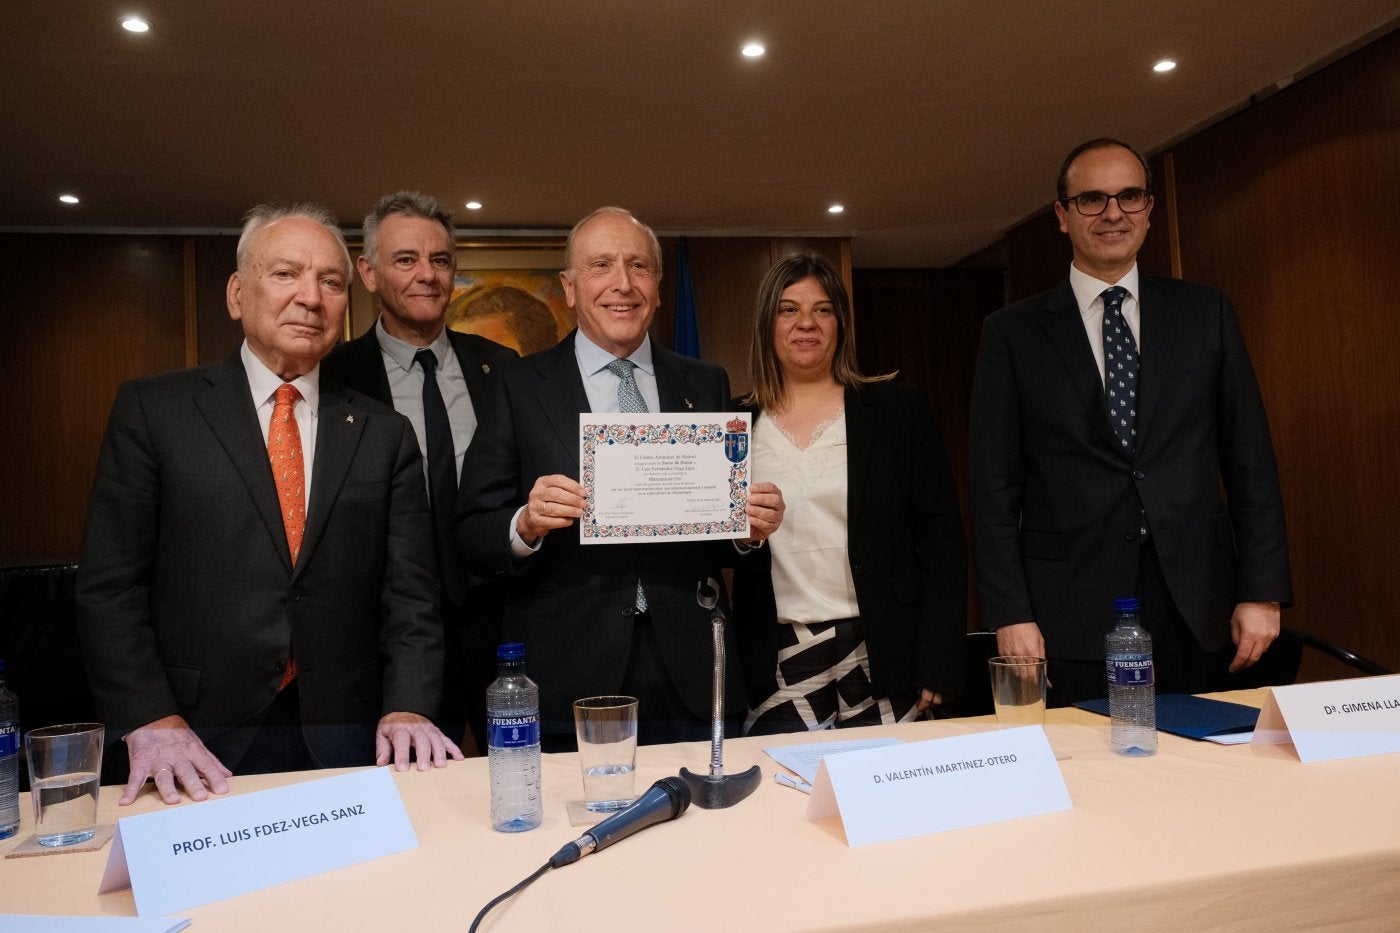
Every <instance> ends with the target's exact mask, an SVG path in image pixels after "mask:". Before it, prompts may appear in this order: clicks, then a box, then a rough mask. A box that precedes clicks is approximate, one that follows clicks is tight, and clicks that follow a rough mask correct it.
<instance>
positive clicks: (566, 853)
mask: <svg viewBox="0 0 1400 933" xmlns="http://www.w3.org/2000/svg"><path fill="white" fill-rule="evenodd" d="M581 856H582V850H580V849H579V847H578V843H576V842H569V843H565V844H564V847H563V848H561V849H560V850H559V851H558V852H555V853H554V854H553V855H552V856H550V858H549V861H547V862H545V863H544V864H543V865H541V866H540V867H539V868H537V869H535V871H534V873H533V874H532V875H530V877H528V878H526V879H525V880H524V881H522V882H520V883H519V884H517V885H516V886H515V887H513V888H511V889H510V890H509V891H506V892H505V893H504V894H498V895H496V896H495V897H493V898H491V900H490V901H488V902H487V904H486V906H485V907H483V908H481V910H480V912H478V913H477V915H476V919H475V920H473V921H472V925H471V926H470V927H469V928H468V929H467V933H476V928H477V927H479V926H480V925H481V921H483V920H485V919H486V915H487V914H489V913H490V912H491V911H492V909H493V908H495V907H496V906H497V905H498V904H500V903H501V902H502V901H505V900H509V899H510V898H512V897H514V896H515V895H517V894H519V893H520V892H521V891H523V890H525V889H526V888H528V887H529V886H530V885H532V884H534V883H535V882H536V881H538V880H539V878H540V876H541V875H543V874H544V873H545V872H547V871H549V870H550V869H551V868H563V867H564V866H565V865H572V864H573V863H574V862H577V861H578V860H579V858H580V857H581Z"/></svg>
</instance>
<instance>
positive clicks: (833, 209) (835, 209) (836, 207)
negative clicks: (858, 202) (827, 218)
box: [826, 204, 846, 214]
mask: <svg viewBox="0 0 1400 933" xmlns="http://www.w3.org/2000/svg"><path fill="white" fill-rule="evenodd" d="M845 209H846V208H845V207H844V206H843V205H840V204H833V205H831V206H830V207H828V208H827V209H826V212H827V213H828V214H840V213H841V212H842V211H844V210H845Z"/></svg>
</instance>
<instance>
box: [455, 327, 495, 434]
mask: <svg viewBox="0 0 1400 933" xmlns="http://www.w3.org/2000/svg"><path fill="white" fill-rule="evenodd" d="M447 339H448V340H449V341H450V342H451V343H452V351H453V352H454V353H456V354H457V364H458V365H459V366H461V367H462V378H463V379H464V380H466V383H467V394H468V395H470V396H471V399H472V405H473V407H477V406H480V405H481V403H482V399H484V398H486V393H487V392H489V391H490V387H489V386H487V384H486V380H487V379H488V378H489V377H488V375H487V373H488V372H489V368H488V369H487V370H483V369H482V367H483V366H488V364H487V363H486V362H485V361H483V360H482V359H481V356H480V354H478V353H477V352H476V348H475V347H473V346H472V345H471V342H470V341H468V340H465V339H463V338H462V335H459V334H458V333H457V332H456V331H452V330H449V331H448V332H447ZM477 411H478V413H480V411H481V409H480V408H479V407H477Z"/></svg>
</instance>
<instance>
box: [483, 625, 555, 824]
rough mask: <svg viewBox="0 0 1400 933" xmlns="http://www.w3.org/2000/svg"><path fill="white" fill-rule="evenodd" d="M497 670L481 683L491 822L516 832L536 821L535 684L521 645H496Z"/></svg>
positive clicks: (540, 804) (539, 807) (540, 803)
mask: <svg viewBox="0 0 1400 933" xmlns="http://www.w3.org/2000/svg"><path fill="white" fill-rule="evenodd" d="M496 660H497V662H498V667H497V671H498V673H497V676H496V679H495V680H494V681H492V683H491V686H489V687H487V688H486V745H487V756H488V759H489V761H488V764H489V766H490V770H491V827H492V828H493V829H496V830H499V831H500V832H503V833H520V832H524V831H525V830H527V829H534V828H535V827H536V826H538V825H540V820H541V819H542V818H543V817H544V798H543V797H542V796H541V794H540V688H539V687H537V686H535V682H534V681H533V680H531V679H530V678H528V677H526V676H525V646H524V645H522V644H521V643H520V642H507V643H505V644H503V645H501V646H500V647H499V648H498V649H497V650H496Z"/></svg>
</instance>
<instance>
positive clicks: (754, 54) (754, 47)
mask: <svg viewBox="0 0 1400 933" xmlns="http://www.w3.org/2000/svg"><path fill="white" fill-rule="evenodd" d="M740 51H742V52H743V53H744V57H745V58H762V57H763V53H764V52H766V51H767V49H765V48H764V47H763V43H762V42H749V43H747V44H745V46H744V47H743V48H742V49H741V50H740Z"/></svg>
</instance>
